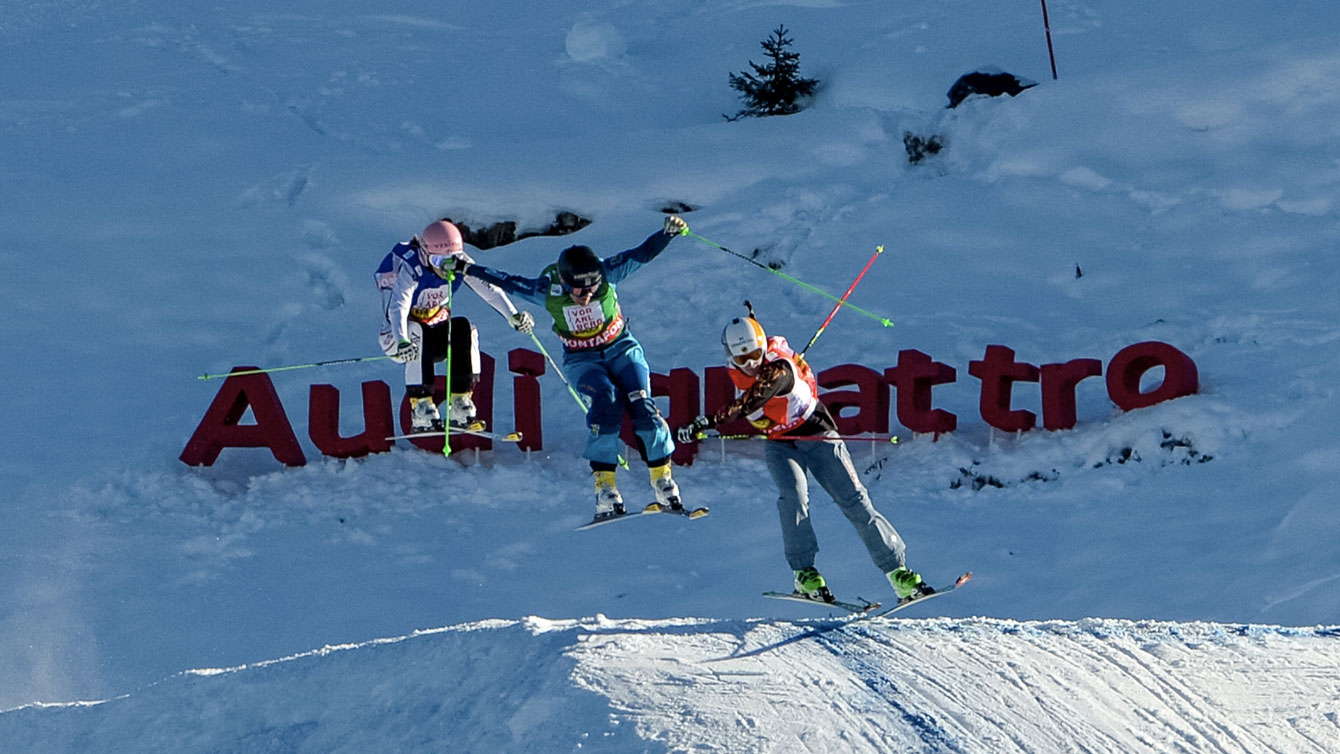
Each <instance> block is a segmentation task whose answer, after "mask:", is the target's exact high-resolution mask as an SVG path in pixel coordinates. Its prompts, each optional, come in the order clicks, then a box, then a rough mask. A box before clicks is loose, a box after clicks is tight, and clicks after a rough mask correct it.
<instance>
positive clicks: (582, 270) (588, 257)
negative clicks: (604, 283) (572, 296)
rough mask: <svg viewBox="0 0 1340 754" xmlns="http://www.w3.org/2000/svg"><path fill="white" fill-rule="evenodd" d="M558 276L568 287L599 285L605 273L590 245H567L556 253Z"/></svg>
mask: <svg viewBox="0 0 1340 754" xmlns="http://www.w3.org/2000/svg"><path fill="white" fill-rule="evenodd" d="M558 277H559V279H560V280H562V281H563V282H564V283H565V284H566V285H567V286H568V287H569V288H590V287H591V286H593V285H600V281H601V280H604V279H605V273H604V271H603V270H602V269H601V266H600V257H598V256H596V253H595V252H594V251H592V250H591V247H590V246H569V247H568V248H566V249H564V250H563V251H562V253H560V254H559V255H558Z"/></svg>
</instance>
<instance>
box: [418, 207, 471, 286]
mask: <svg viewBox="0 0 1340 754" xmlns="http://www.w3.org/2000/svg"><path fill="white" fill-rule="evenodd" d="M464 250H465V243H464V241H462V240H461V231H460V229H458V228H457V227H456V226H455V225H452V224H451V223H449V222H447V221H446V220H438V221H437V222H435V223H432V224H430V225H429V226H428V227H426V228H424V229H423V233H422V234H420V236H419V261H421V262H423V263H424V264H425V265H427V266H428V267H429V269H431V270H432V271H433V272H435V273H437V274H438V275H440V276H442V277H446V273H448V272H450V271H451V269H452V267H453V265H454V264H455V260H454V259H452V257H454V256H455V255H457V254H460V253H461V252H462V251H464Z"/></svg>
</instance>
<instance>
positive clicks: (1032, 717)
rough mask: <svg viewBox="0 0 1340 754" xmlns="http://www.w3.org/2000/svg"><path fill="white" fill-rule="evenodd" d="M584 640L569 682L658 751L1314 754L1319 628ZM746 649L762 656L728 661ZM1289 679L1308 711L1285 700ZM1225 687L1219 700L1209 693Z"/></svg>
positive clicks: (773, 628)
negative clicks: (605, 703)
mask: <svg viewBox="0 0 1340 754" xmlns="http://www.w3.org/2000/svg"><path fill="white" fill-rule="evenodd" d="M719 630H720V629H719V628H717V627H714V626H711V625H708V626H705V627H704V628H703V629H702V631H700V632H697V631H695V632H687V633H680V634H674V633H670V632H667V633H664V634H658V635H655V636H651V635H646V634H642V633H639V632H626V631H619V630H615V631H611V632H601V633H596V634H590V635H587V636H583V637H582V638H581V640H580V641H579V643H578V644H577V646H576V648H575V649H574V650H573V654H574V655H575V656H576V657H577V659H578V667H577V670H576V676H577V679H578V682H579V683H580V684H582V685H583V686H587V687H590V688H593V689H595V690H597V691H599V692H600V693H601V694H602V695H605V696H607V697H609V698H610V699H611V700H612V702H613V704H614V706H615V708H616V709H618V710H619V712H620V714H621V715H623V716H625V717H627V718H628V719H630V720H631V721H633V722H634V723H635V724H636V725H637V726H638V729H639V730H640V731H642V732H644V735H648V736H657V737H659V738H660V739H662V740H664V742H665V743H666V744H667V746H668V748H669V749H670V750H671V751H687V750H693V749H695V748H704V749H707V750H711V751H732V752H746V751H815V752H820V751H844V752H883V751H924V752H965V753H966V752H1032V751H1040V750H1042V751H1083V752H1113V753H1116V752H1141V751H1148V752H1179V751H1180V752H1226V753H1228V752H1243V753H1244V754H1245V753H1246V752H1266V751H1279V752H1330V751H1334V750H1335V749H1334V744H1335V742H1337V741H1340V727H1338V726H1337V719H1336V709H1337V704H1338V702H1337V700H1338V699H1340V677H1337V675H1336V673H1335V672H1334V669H1335V667H1337V665H1336V662H1337V660H1340V644H1337V643H1336V642H1335V641H1334V636H1328V635H1327V633H1326V632H1325V631H1318V632H1311V631H1306V630H1293V629H1288V630H1281V629H1271V628H1262V627H1230V626H1222V625H1215V624H1157V623H1131V622H1128V621H1115V620H1111V621H1109V620H1086V621H1082V622H1080V623H1078V624H1076V623H1064V622H1048V623H1018V622H1012V621H1000V620H988V619H972V620H963V621H949V620H945V619H930V620H914V621H905V622H904V621H891V622H881V623H860V624H855V625H853V626H848V627H844V628H840V629H837V630H834V631H826V632H824V633H822V634H819V635H817V636H814V637H810V638H807V639H804V640H800V641H794V642H790V641H787V635H788V634H792V635H794V633H795V632H797V631H802V632H803V631H807V630H812V629H811V628H809V627H808V626H807V625H806V624H786V623H760V624H756V625H745V626H743V627H742V628H741V629H740V630H742V631H744V635H743V636H742V637H738V636H732V635H730V634H728V633H726V634H723V633H718V631H719ZM741 640H742V641H743V644H744V645H746V646H749V647H751V648H754V649H756V648H758V646H760V645H761V646H767V645H770V644H774V643H776V644H777V645H778V646H777V647H776V648H775V649H773V650H771V651H762V652H758V653H756V654H752V655H750V656H749V657H747V658H744V659H738V660H734V659H732V660H724V661H723V660H721V659H720V658H721V656H722V654H721V653H722V651H723V650H726V651H725V655H731V654H738V653H739V650H740V647H739V646H735V647H732V644H735V643H737V642H740V641H741ZM1298 679H1306V681H1307V685H1308V687H1309V688H1310V691H1309V692H1308V694H1306V695H1305V697H1306V698H1310V699H1312V700H1314V704H1312V705H1311V706H1308V705H1299V706H1295V707H1289V706H1288V702H1287V701H1285V700H1289V699H1298V698H1299V696H1298V688H1297V685H1298V684H1299V681H1298ZM1225 689H1233V690H1234V691H1233V692H1226V691H1225Z"/></svg>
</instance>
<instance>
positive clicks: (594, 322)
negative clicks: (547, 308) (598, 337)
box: [563, 301, 605, 335]
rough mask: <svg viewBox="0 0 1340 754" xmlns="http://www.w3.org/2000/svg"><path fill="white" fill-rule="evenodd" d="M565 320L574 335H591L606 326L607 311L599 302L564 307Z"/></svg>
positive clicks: (569, 330)
mask: <svg viewBox="0 0 1340 754" xmlns="http://www.w3.org/2000/svg"><path fill="white" fill-rule="evenodd" d="M563 320H564V322H566V324H567V326H568V332H570V333H572V334H573V335H590V334H591V333H594V332H599V331H600V329H601V328H602V327H604V326H605V312H604V310H602V309H601V308H600V304H599V303H597V302H594V301H593V302H591V303H589V304H587V305H585V306H577V305H573V306H565V307H563Z"/></svg>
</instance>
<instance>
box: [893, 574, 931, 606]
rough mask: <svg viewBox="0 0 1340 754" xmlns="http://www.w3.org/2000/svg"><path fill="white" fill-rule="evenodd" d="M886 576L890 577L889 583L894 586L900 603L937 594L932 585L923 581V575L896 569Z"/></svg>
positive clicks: (894, 591)
mask: <svg viewBox="0 0 1340 754" xmlns="http://www.w3.org/2000/svg"><path fill="white" fill-rule="evenodd" d="M885 575H886V576H888V577H889V583H890V584H892V585H893V593H894V594H896V595H898V601H899V602H906V601H908V600H914V599H917V598H918V597H925V596H926V595H928V594H934V593H935V590H934V589H932V588H931V586H930V584H927V583H926V582H924V581H922V580H921V574H919V573H917V572H916V571H909V570H908V569H907V568H895V569H893V570H892V571H889V572H888V573H886V574H885Z"/></svg>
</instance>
